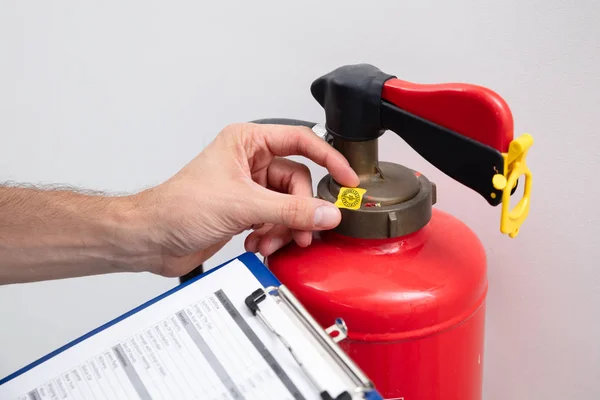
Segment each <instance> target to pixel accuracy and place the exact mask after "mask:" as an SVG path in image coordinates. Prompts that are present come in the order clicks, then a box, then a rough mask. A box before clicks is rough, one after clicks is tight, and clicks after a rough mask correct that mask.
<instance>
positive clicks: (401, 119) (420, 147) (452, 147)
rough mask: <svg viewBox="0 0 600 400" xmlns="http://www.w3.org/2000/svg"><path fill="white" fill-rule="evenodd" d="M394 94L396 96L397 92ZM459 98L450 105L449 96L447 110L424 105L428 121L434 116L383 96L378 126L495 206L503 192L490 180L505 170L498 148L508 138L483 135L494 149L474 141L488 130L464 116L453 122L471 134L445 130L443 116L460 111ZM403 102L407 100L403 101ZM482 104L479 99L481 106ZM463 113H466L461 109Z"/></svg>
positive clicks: (480, 141) (499, 201)
mask: <svg viewBox="0 0 600 400" xmlns="http://www.w3.org/2000/svg"><path fill="white" fill-rule="evenodd" d="M393 93H394V94H396V92H393ZM437 94H438V93H435V92H433V93H430V95H431V97H432V100H436V99H435V96H436V95H437ZM460 96H461V95H460V94H459V95H458V96H456V99H454V100H455V102H454V103H452V99H451V97H448V98H447V100H448V101H449V103H448V108H446V109H442V108H438V107H431V108H429V107H427V105H426V104H423V106H424V107H423V111H424V114H425V115H427V116H429V117H430V118H431V117H434V118H431V119H430V118H426V117H424V116H421V115H419V114H415V113H412V112H409V111H407V110H406V108H401V107H399V106H398V105H396V104H395V102H394V103H393V102H391V101H387V100H385V97H384V100H382V102H381V123H382V125H383V126H384V127H385V128H386V129H389V130H391V131H393V132H395V133H396V134H398V135H399V136H400V137H401V138H402V139H403V140H404V141H405V142H406V143H407V144H408V145H409V146H411V147H412V148H413V149H414V150H416V151H417V152H418V153H419V154H420V155H421V156H422V157H423V158H425V159H426V160H427V161H429V162H430V163H431V164H432V165H434V166H435V167H436V168H438V169H439V170H440V171H442V172H444V173H445V174H446V175H448V176H449V177H451V178H452V179H454V180H456V181H457V182H460V183H462V184H463V185H465V186H467V187H469V188H471V189H473V190H474V191H476V192H477V193H479V194H480V195H482V196H483V197H484V198H485V199H486V200H487V202H488V203H489V204H491V205H493V206H496V205H498V204H500V203H501V201H502V190H499V189H497V188H495V187H494V185H493V177H494V175H496V174H498V173H501V171H503V170H504V157H503V156H502V153H501V151H500V150H499V149H498V148H497V147H500V146H501V145H503V140H504V139H505V136H508V135H504V137H496V136H483V139H484V140H485V141H486V142H487V143H493V144H495V145H496V146H497V147H492V146H490V145H489V144H487V143H485V142H483V141H482V140H477V139H480V138H479V137H478V135H479V136H482V134H485V133H486V132H489V131H486V130H485V129H477V125H476V120H473V119H472V118H469V117H467V118H465V119H464V120H456V121H458V122H461V121H464V125H465V126H467V127H469V128H475V129H473V130H472V131H471V132H470V133H472V134H473V135H465V134H461V133H460V131H457V130H452V129H449V128H447V127H446V126H447V125H446V124H444V116H445V115H448V114H445V113H448V112H451V110H452V108H455V109H456V108H458V109H460V108H461V104H460V103H461V98H460ZM402 100H404V101H406V100H405V99H404V98H402ZM485 101H486V100H485V99H482V103H483V102H485ZM482 103H479V104H477V105H478V106H479V107H474V109H476V108H483V106H484V104H482ZM431 104H432V105H435V101H432V102H431ZM467 104H468V103H467ZM463 105H464V104H463ZM413 108H416V109H417V110H416V111H417V112H418V111H421V110H419V109H418V108H417V107H413ZM436 113H439V114H436ZM462 114H465V109H464V108H463V109H462ZM476 115H477V113H474V116H476ZM435 117H438V118H435ZM432 119H433V120H432ZM434 121H436V122H434ZM469 124H472V125H469ZM488 125H489V122H488ZM467 132H468V131H467ZM509 143H510V140H509ZM515 189H516V187H514V188H513V189H512V191H513V192H514V190H515Z"/></svg>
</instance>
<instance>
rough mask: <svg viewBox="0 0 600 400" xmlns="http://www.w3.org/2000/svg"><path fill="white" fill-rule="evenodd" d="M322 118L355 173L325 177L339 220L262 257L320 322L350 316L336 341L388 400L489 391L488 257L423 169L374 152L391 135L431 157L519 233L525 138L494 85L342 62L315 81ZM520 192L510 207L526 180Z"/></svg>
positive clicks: (526, 200) (431, 399) (525, 202)
mask: <svg viewBox="0 0 600 400" xmlns="http://www.w3.org/2000/svg"><path fill="white" fill-rule="evenodd" d="M311 92H312V95H313V97H314V98H315V99H316V100H317V102H318V103H319V104H320V105H321V106H322V107H323V109H324V112H325V125H320V124H316V123H312V122H307V121H302V120H292V119H264V120H257V121H254V122H257V123H277V124H291V125H306V126H309V127H310V128H311V129H312V130H313V131H314V132H315V133H316V134H318V135H320V136H321V137H322V138H323V139H324V140H327V141H328V142H329V143H330V144H331V145H333V146H334V147H335V148H336V149H337V150H339V151H340V152H341V153H342V154H343V155H344V156H345V157H346V158H347V159H348V161H349V162H350V165H351V166H352V168H353V169H354V170H355V171H356V172H357V174H358V175H359V177H360V185H359V186H358V187H356V188H347V187H341V186H340V185H339V184H338V183H337V182H336V181H334V180H333V178H332V177H331V176H330V175H326V176H325V177H324V178H323V179H322V180H321V181H320V182H319V184H318V197H320V198H322V199H325V200H328V201H330V202H332V203H335V204H336V205H337V206H338V207H339V208H340V210H341V213H342V220H341V223H340V224H339V226H338V227H337V228H335V229H333V230H331V231H325V232H320V233H315V235H314V238H313V242H312V244H311V245H310V246H309V247H306V248H300V247H298V246H297V245H295V244H293V243H292V244H289V245H288V246H286V247H284V248H282V249H281V250H279V251H278V252H276V253H274V254H273V255H271V256H269V257H267V259H265V263H266V264H267V266H268V267H269V268H270V270H271V271H272V272H273V273H274V274H275V275H276V276H277V278H278V279H279V280H280V281H281V283H283V284H284V285H286V286H287V287H288V288H289V289H290V290H291V291H292V292H293V293H294V294H295V295H296V296H297V297H298V299H299V300H300V301H301V302H302V303H303V304H304V305H305V306H306V308H307V309H308V311H309V312H310V313H311V314H312V315H313V316H314V317H315V319H316V320H317V321H318V322H319V323H321V324H322V325H323V327H325V326H327V324H328V323H329V322H330V321H332V320H335V319H336V318H338V317H341V318H342V319H343V320H344V321H345V323H346V325H347V328H348V338H347V339H346V340H344V341H342V342H340V345H341V346H342V348H343V349H344V351H345V352H346V353H347V354H348V355H349V356H350V357H351V358H352V359H353V360H354V361H355V362H356V363H357V364H358V365H359V367H360V368H361V369H363V371H364V372H365V373H366V374H367V375H368V376H369V377H370V379H372V380H373V382H374V383H375V385H376V386H377V387H378V389H379V390H380V391H381V393H382V394H383V395H384V396H385V398H386V399H404V400H416V399H418V400H436V399H443V400H454V399H457V400H458V399H460V400H476V399H481V396H482V371H483V356H484V354H483V350H484V330H485V323H484V322H485V302H486V294H487V289H488V281H487V276H486V275H487V270H486V268H487V267H486V254H485V251H484V248H483V246H482V243H481V242H480V240H479V239H478V238H477V236H476V235H475V234H474V233H473V232H472V230H471V229H470V228H469V227H468V226H467V225H466V224H465V223H463V222H461V221H460V220H459V219H457V218H455V217H454V216H452V215H450V214H449V213H447V212H444V211H442V210H439V209H437V208H434V207H433V206H434V204H435V203H436V197H437V194H436V186H435V184H434V183H432V182H431V181H430V180H429V179H427V177H425V176H424V175H423V174H421V173H420V172H419V171H418V169H412V168H409V167H407V166H403V165H400V164H396V163H391V162H382V161H379V157H378V138H379V137H381V136H382V135H383V134H384V133H385V132H386V131H388V130H389V131H393V132H395V133H396V134H397V135H399V136H400V137H401V138H402V139H403V140H404V141H405V142H406V143H407V144H408V145H409V146H411V147H412V148H413V149H414V150H416V151H417V152H418V153H419V154H420V155H421V156H422V157H423V158H424V159H425V160H427V161H428V162H429V163H431V164H432V165H434V166H435V167H437V168H438V169H439V170H440V171H442V172H443V173H445V174H447V175H448V176H450V177H451V178H453V179H454V180H456V181H458V182H459V183H461V184H463V185H465V186H467V187H469V188H471V189H472V190H474V191H475V192H477V193H479V194H480V195H481V197H483V198H484V199H485V201H487V202H488V203H489V204H490V205H491V206H500V208H501V217H500V230H501V232H502V233H505V234H508V235H509V236H510V237H515V236H516V235H517V233H518V232H519V228H520V226H521V224H522V223H523V221H524V220H525V219H526V217H527V214H528V212H529V206H530V193H531V172H530V170H529V169H528V167H527V164H526V160H525V158H526V155H527V152H528V150H529V148H530V147H531V145H532V144H533V139H532V137H531V136H530V135H529V134H524V135H522V136H520V137H518V138H517V139H514V140H513V119H512V115H511V111H510V109H509V107H508V105H507V104H506V102H505V101H504V100H503V99H502V98H501V97H500V96H499V95H498V94H497V93H495V92H493V91H491V90H489V89H487V88H484V87H480V86H476V85H470V84H427V85H422V84H415V83H410V82H406V81H403V80H400V79H398V78H396V77H395V76H393V75H389V74H386V73H384V72H382V71H381V70H379V69H378V68H376V67H374V66H371V65H368V64H359V65H347V66H343V67H340V68H338V69H335V70H333V71H331V72H330V73H328V74H326V75H324V76H322V77H320V78H319V79H317V80H316V81H314V82H313V84H312V86H311ZM521 176H523V177H524V182H523V183H522V184H524V188H523V189H524V190H523V196H522V198H521V199H520V201H519V202H518V204H517V205H516V206H515V207H514V208H513V209H510V208H509V207H510V197H511V195H512V194H513V193H514V192H515V189H516V187H517V183H518V178H519V177H521Z"/></svg>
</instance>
